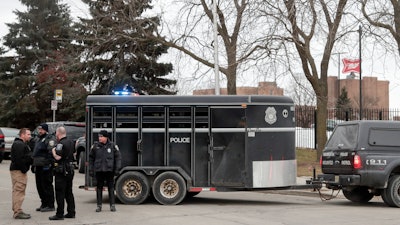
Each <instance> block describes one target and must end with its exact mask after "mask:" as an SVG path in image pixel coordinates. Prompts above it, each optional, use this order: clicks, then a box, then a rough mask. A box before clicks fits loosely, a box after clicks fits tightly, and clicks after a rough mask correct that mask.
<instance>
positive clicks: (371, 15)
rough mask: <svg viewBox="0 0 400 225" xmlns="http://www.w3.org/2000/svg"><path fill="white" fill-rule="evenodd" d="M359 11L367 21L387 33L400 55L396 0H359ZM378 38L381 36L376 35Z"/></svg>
mask: <svg viewBox="0 0 400 225" xmlns="http://www.w3.org/2000/svg"><path fill="white" fill-rule="evenodd" d="M360 2H361V11H362V14H363V15H364V17H365V18H366V19H367V21H368V22H369V23H370V24H371V25H373V26H375V27H378V28H381V29H384V30H386V31H388V32H389V33H390V34H391V35H392V37H393V38H394V40H395V41H396V43H397V50H398V52H399V54H400V3H399V1H398V0H390V1H375V0H360ZM377 37H378V38H380V37H381V35H377Z"/></svg>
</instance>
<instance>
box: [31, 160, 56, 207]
mask: <svg viewBox="0 0 400 225" xmlns="http://www.w3.org/2000/svg"><path fill="white" fill-rule="evenodd" d="M35 180H36V189H37V191H38V194H39V197H40V200H41V202H42V204H41V206H40V207H42V208H44V207H50V208H54V187H53V169H52V168H47V167H42V166H36V170H35Z"/></svg>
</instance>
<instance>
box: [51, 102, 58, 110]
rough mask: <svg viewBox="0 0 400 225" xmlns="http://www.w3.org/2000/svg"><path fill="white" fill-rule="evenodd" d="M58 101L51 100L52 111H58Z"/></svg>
mask: <svg viewBox="0 0 400 225" xmlns="http://www.w3.org/2000/svg"><path fill="white" fill-rule="evenodd" d="M57 103H58V102H57V100H51V110H57Z"/></svg>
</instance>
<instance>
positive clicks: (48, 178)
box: [32, 123, 56, 212]
mask: <svg viewBox="0 0 400 225" xmlns="http://www.w3.org/2000/svg"><path fill="white" fill-rule="evenodd" d="M38 132H39V138H38V140H37V141H36V143H35V148H34V150H33V154H32V157H33V166H32V171H33V172H34V173H35V179H36V188H37V191H38V194H39V197H40V200H41V205H40V207H39V208H37V209H36V211H40V212H49V211H54V210H55V209H54V187H53V168H52V164H53V162H54V158H53V156H52V154H51V150H52V149H53V148H54V146H55V143H56V140H55V137H54V136H53V135H50V134H48V132H49V127H48V125H47V124H46V123H42V124H40V125H39V126H38Z"/></svg>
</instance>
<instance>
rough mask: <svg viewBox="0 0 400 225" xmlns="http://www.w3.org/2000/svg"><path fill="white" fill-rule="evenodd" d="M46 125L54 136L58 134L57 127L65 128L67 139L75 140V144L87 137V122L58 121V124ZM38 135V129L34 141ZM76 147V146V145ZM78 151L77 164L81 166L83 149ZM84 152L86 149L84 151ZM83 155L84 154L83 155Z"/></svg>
mask: <svg viewBox="0 0 400 225" xmlns="http://www.w3.org/2000/svg"><path fill="white" fill-rule="evenodd" d="M46 124H47V125H48V126H49V134H51V135H54V136H55V133H56V129H57V127H61V126H64V127H65V130H66V131H67V137H68V138H70V139H71V140H73V141H74V142H75V143H77V141H79V140H80V138H81V137H84V136H85V132H86V124H85V122H74V121H57V122H46ZM37 134H38V131H37V129H35V130H34V131H33V134H32V139H34V138H35V137H36V136H37ZM75 147H76V145H75ZM75 150H76V162H77V163H78V165H79V162H80V156H81V154H80V151H82V149H77V148H75ZM83 151H84V149H83ZM82 155H83V154H82Z"/></svg>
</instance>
